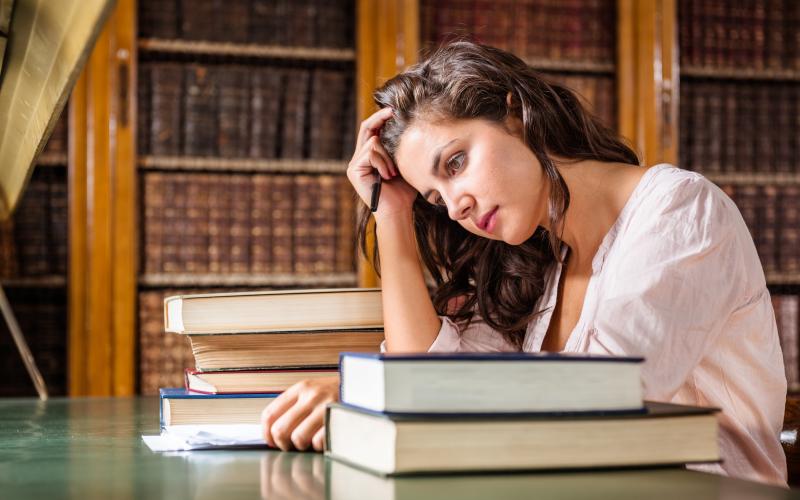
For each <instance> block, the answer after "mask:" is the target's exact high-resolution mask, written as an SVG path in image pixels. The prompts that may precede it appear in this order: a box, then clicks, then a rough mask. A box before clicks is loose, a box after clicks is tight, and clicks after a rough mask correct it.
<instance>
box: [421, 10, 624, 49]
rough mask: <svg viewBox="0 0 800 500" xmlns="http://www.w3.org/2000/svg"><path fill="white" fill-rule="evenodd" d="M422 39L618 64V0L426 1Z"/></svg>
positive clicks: (430, 41)
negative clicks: (464, 40)
mask: <svg viewBox="0 0 800 500" xmlns="http://www.w3.org/2000/svg"><path fill="white" fill-rule="evenodd" d="M420 11H421V12H420V31H421V37H422V40H424V41H425V42H428V43H431V44H438V43H440V42H442V41H446V40H448V39H451V38H453V37H454V36H469V37H470V38H473V39H475V40H476V41H477V42H480V43H484V44H487V45H492V46H494V47H497V48H500V49H504V50H508V51H510V52H513V53H514V54H516V55H518V56H519V57H525V58H547V59H553V60H559V59H566V60H573V61H591V62H594V63H596V62H605V63H612V62H613V61H614V59H615V56H614V53H615V47H616V44H615V40H614V33H615V32H616V15H615V12H616V9H615V3H614V2H613V1H612V0H564V1H558V2H554V1H552V0H522V1H519V0H499V1H491V2H489V1H486V0H446V1H439V0H423V1H422V2H421V4H420Z"/></svg>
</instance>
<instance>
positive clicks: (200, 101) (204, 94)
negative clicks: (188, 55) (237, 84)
mask: <svg viewBox="0 0 800 500" xmlns="http://www.w3.org/2000/svg"><path fill="white" fill-rule="evenodd" d="M185 72H186V76H185V78H186V91H185V93H184V96H185V98H184V117H185V118H184V122H183V153H184V154H185V155H188V156H216V155H217V154H218V150H217V142H218V141H217V137H218V133H217V111H216V104H217V102H216V99H217V84H216V81H215V80H216V78H217V74H218V72H219V70H217V69H215V68H209V67H206V66H200V65H196V64H193V65H189V66H187V67H186V69H185Z"/></svg>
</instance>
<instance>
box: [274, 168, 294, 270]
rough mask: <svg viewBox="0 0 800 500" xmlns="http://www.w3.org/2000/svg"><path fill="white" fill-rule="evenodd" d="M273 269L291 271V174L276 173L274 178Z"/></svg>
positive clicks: (292, 205)
mask: <svg viewBox="0 0 800 500" xmlns="http://www.w3.org/2000/svg"><path fill="white" fill-rule="evenodd" d="M272 182H273V189H272V193H271V200H270V201H271V203H270V204H271V213H270V214H269V218H270V219H271V221H272V224H271V226H272V271H273V272H274V273H290V272H292V269H293V264H292V217H293V215H294V201H295V196H294V182H293V179H292V177H291V176H287V175H276V176H274V177H273V179H272Z"/></svg>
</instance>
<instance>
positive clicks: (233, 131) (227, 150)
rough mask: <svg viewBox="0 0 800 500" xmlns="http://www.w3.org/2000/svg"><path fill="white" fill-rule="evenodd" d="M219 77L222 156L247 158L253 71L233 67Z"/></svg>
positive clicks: (218, 117) (219, 121)
mask: <svg viewBox="0 0 800 500" xmlns="http://www.w3.org/2000/svg"><path fill="white" fill-rule="evenodd" d="M216 76H217V80H218V81H217V83H218V89H219V105H218V106H217V123H218V125H219V136H218V141H219V143H218V145H217V148H218V150H219V155H220V156H222V157H223V158H240V157H245V156H247V153H248V152H247V149H248V145H249V143H250V140H249V139H250V138H249V133H250V130H249V129H250V102H251V101H250V78H249V76H250V72H249V71H248V70H247V69H246V68H241V67H237V66H230V67H226V68H222V69H221V70H220V71H218V72H216Z"/></svg>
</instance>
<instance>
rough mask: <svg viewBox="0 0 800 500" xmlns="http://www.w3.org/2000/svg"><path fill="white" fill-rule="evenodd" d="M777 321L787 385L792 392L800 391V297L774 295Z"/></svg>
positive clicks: (773, 301)
mask: <svg viewBox="0 0 800 500" xmlns="http://www.w3.org/2000/svg"><path fill="white" fill-rule="evenodd" d="M772 307H773V308H774V309H775V321H776V323H777V326H778V336H779V337H780V343H781V350H782V351H783V366H784V368H785V370H786V383H787V385H788V387H789V390H790V391H798V390H800V334H798V328H800V296H798V295H783V294H774V295H772Z"/></svg>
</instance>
